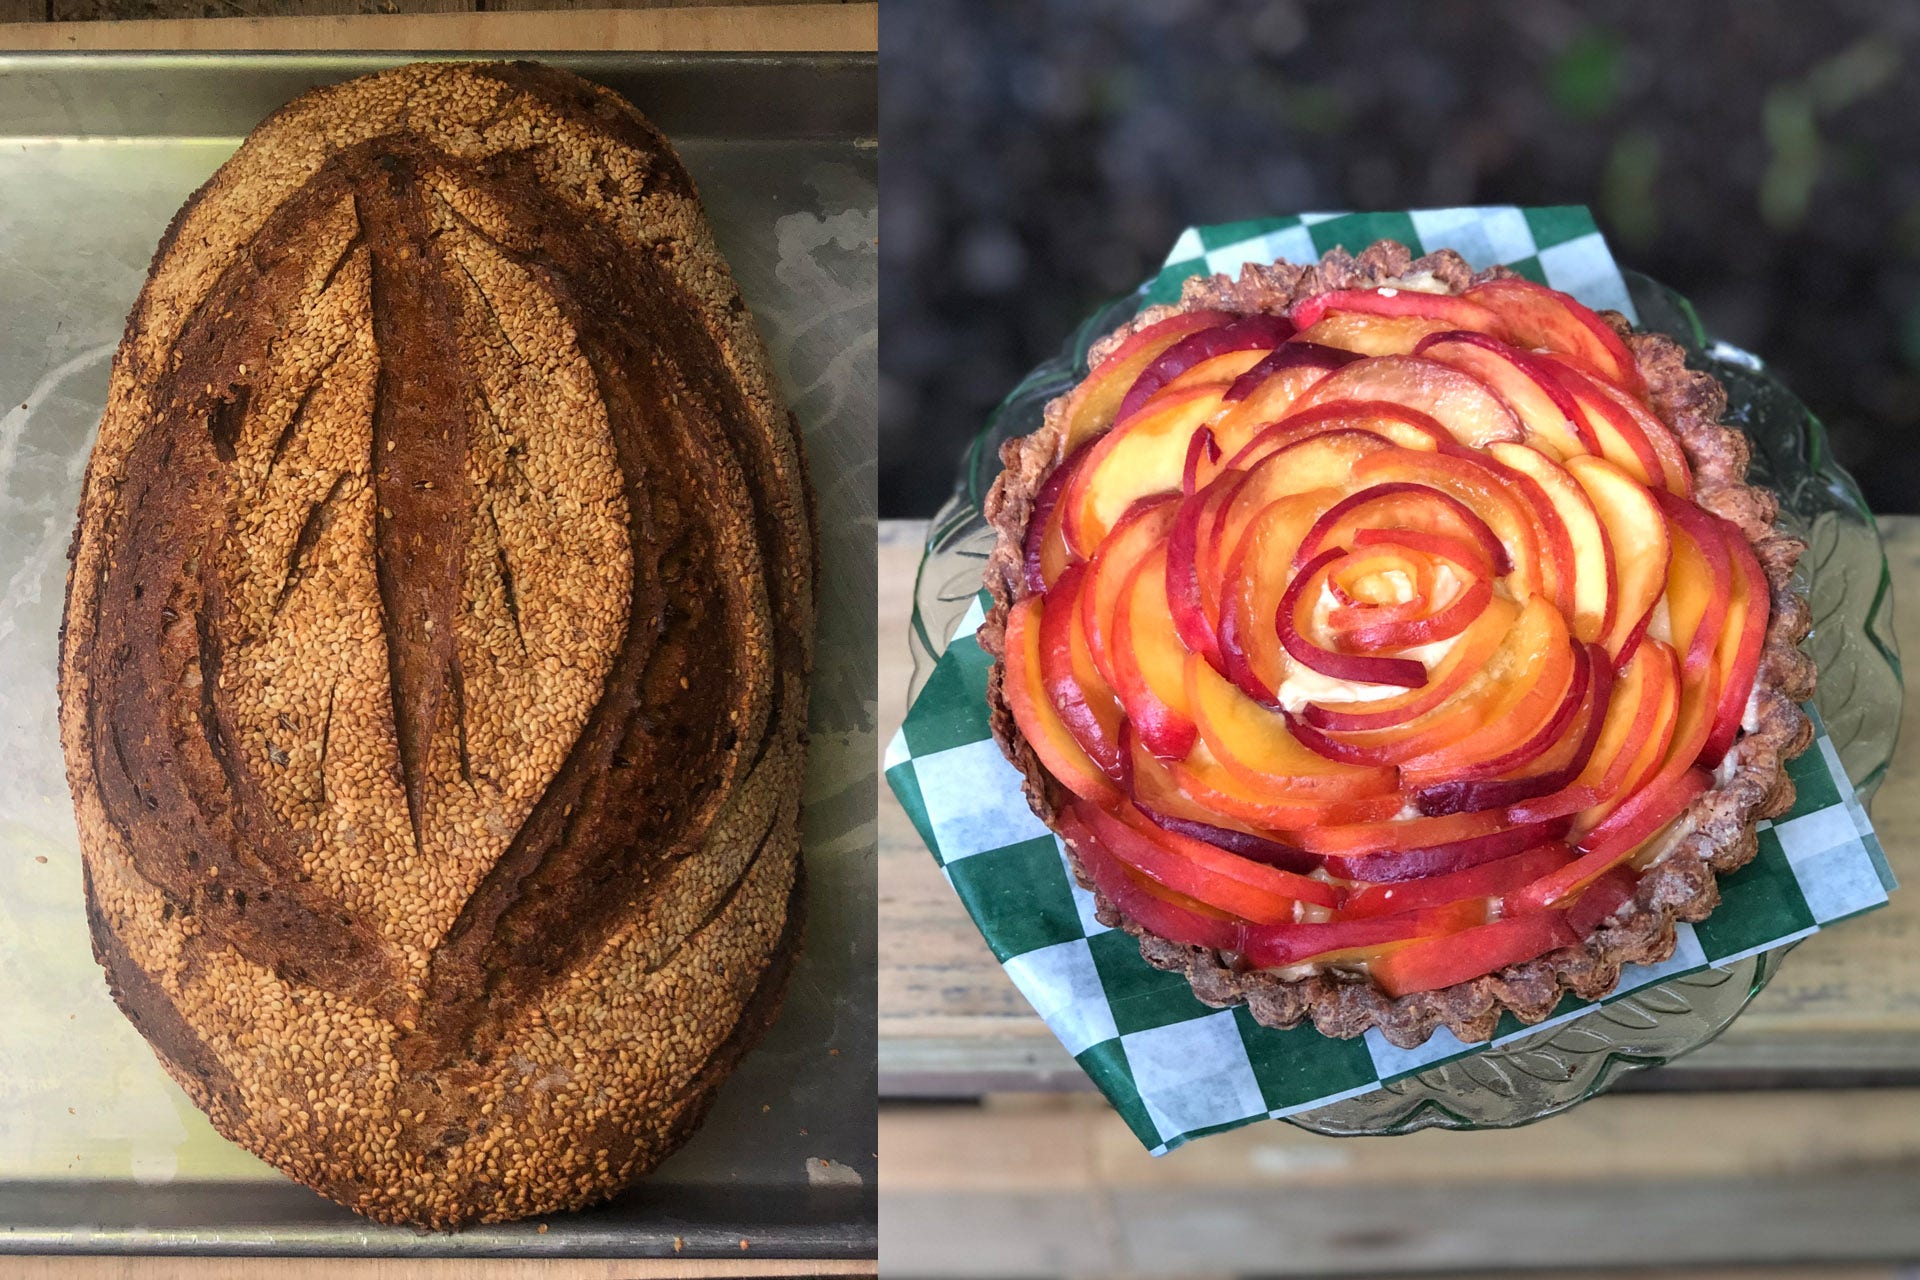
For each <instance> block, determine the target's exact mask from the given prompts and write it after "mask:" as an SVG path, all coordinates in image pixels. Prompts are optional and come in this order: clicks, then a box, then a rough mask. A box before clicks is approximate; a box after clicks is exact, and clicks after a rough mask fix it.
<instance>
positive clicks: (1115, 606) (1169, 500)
mask: <svg viewBox="0 0 1920 1280" xmlns="http://www.w3.org/2000/svg"><path fill="white" fill-rule="evenodd" d="M1177 501H1178V498H1177V496H1176V495H1174V494H1171V493H1163V494H1160V495H1158V496H1156V497H1152V498H1144V499H1142V500H1141V501H1140V502H1138V503H1136V504H1135V505H1134V508H1133V510H1131V511H1129V512H1127V514H1126V515H1124V516H1122V517H1121V518H1120V523H1119V524H1117V525H1115V526H1114V527H1113V532H1112V533H1111V534H1109V535H1108V536H1107V540H1106V541H1105V542H1103V543H1101V544H1100V551H1099V554H1097V555H1095V556H1094V558H1093V559H1092V560H1091V561H1089V562H1088V568H1087V575H1088V577H1087V585H1086V587H1085V589H1084V590H1082V591H1081V593H1080V614H1081V622H1082V624H1083V625H1084V626H1085V627H1086V632H1087V649H1088V651H1089V652H1090V653H1091V654H1092V655H1093V665H1094V669H1095V670H1096V671H1098V672H1099V673H1100V678H1101V679H1102V680H1104V681H1105V682H1106V683H1107V685H1108V686H1109V687H1111V686H1112V685H1113V684H1114V681H1115V679H1116V676H1115V673H1114V663H1113V636H1114V624H1115V620H1116V617H1117V615H1118V613H1119V605H1120V595H1121V592H1122V591H1124V590H1125V589H1126V585H1127V583H1128V582H1130V581H1132V579H1133V574H1134V570H1136V569H1138V568H1139V567H1140V562H1141V561H1142V560H1145V559H1146V558H1147V555H1148V553H1149V552H1151V551H1153V550H1154V548H1156V547H1160V546H1164V545H1165V544H1166V541H1167V532H1168V530H1170V529H1171V528H1172V527H1173V521H1174V516H1175V513H1176V511H1177V508H1176V506H1175V503H1176V502H1177Z"/></svg>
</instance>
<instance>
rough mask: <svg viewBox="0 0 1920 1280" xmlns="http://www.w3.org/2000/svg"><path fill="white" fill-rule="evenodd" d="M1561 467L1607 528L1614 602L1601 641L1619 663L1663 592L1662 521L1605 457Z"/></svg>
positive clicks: (1665, 547)
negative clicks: (1573, 480) (1608, 624)
mask: <svg viewBox="0 0 1920 1280" xmlns="http://www.w3.org/2000/svg"><path fill="white" fill-rule="evenodd" d="M1566 468H1567V471H1568V472H1569V473H1570V474H1571V475H1572V476H1573V478H1574V479H1575V480H1576V481H1577V482H1578V483H1579V485H1580V487H1581V489H1583V490H1585V491H1586V495H1587V498H1588V500H1589V501H1591V502H1592V503H1593V510H1594V513H1595V514H1596V515H1598V516H1599V517H1600V522H1601V523H1602V524H1603V525H1605V526H1606V530H1607V539H1608V547H1609V550H1610V551H1611V552H1612V554H1613V570H1614V575H1613V580H1614V591H1615V600H1616V602H1617V603H1616V607H1615V609H1614V615H1613V625H1612V626H1611V627H1610V628H1609V629H1608V631H1607V634H1606V636H1605V638H1604V639H1602V640H1601V643H1602V644H1604V645H1605V646H1606V648H1607V652H1608V653H1609V654H1612V655H1613V657H1614V658H1615V659H1619V658H1620V657H1622V656H1623V655H1624V654H1625V653H1626V651H1627V650H1628V648H1629V647H1630V646H1631V644H1632V643H1633V642H1634V641H1635V640H1636V639H1637V638H1638V636H1639V635H1640V634H1641V633H1642V632H1644V631H1645V630H1646V626H1647V621H1648V619H1649V618H1651V617H1652V616H1653V608H1654V606H1655V605H1656V604H1658V603H1659V602H1660V596H1661V594H1662V593H1663V592H1665V591H1666V589H1667V561H1668V559H1669V558H1670V557H1671V555H1672V543H1671V540H1670V538H1669V537H1668V534H1667V522H1666V518H1665V517H1664V516H1662V515H1661V513H1660V508H1659V507H1658V506H1657V505H1655V503H1654V500H1653V496H1652V495H1651V494H1650V493H1648V492H1647V490H1646V487H1645V486H1643V485H1642V484H1640V483H1639V482H1638V481H1636V480H1635V479H1634V478H1633V477H1632V476H1629V475H1628V474H1627V473H1626V472H1624V471H1622V470H1621V469H1620V468H1619V467H1617V466H1615V465H1613V464H1612V463H1611V462H1608V461H1607V460H1606V459H1604V458H1594V457H1587V456H1581V457H1577V458H1568V459H1567V461H1566Z"/></svg>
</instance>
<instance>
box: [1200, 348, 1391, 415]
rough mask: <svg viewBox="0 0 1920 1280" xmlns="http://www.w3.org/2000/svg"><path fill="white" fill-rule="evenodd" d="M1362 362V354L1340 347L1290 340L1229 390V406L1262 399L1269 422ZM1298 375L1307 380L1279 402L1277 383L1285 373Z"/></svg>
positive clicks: (1244, 374)
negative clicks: (1330, 378) (1311, 389)
mask: <svg viewBox="0 0 1920 1280" xmlns="http://www.w3.org/2000/svg"><path fill="white" fill-rule="evenodd" d="M1359 358H1360V356H1359V353H1358V352H1354V351H1342V350H1340V349H1339V348H1338V347H1327V346H1322V345H1320V344H1319V343H1317V342H1302V341H1301V340H1300V339H1299V337H1298V336H1295V337H1293V338H1290V339H1288V340H1287V341H1285V342H1283V343H1281V344H1280V345H1279V346H1277V347H1275V348H1274V349H1273V350H1272V351H1269V352H1268V353H1267V354H1266V355H1265V356H1263V357H1262V358H1261V360H1260V363H1259V364H1256V365H1254V366H1253V367H1252V368H1251V369H1248V370H1247V371H1246V372H1245V373H1243V374H1241V375H1240V377H1239V379H1238V380H1237V381H1235V382H1234V384H1233V385H1232V386H1231V387H1228V388H1227V403H1228V404H1238V403H1239V402H1240V401H1242V400H1251V399H1253V398H1254V397H1255V396H1259V397H1261V398H1262V400H1263V401H1264V402H1265V405H1266V407H1267V408H1268V409H1269V410H1271V411H1272V412H1271V413H1270V414H1269V421H1270V420H1271V419H1272V418H1277V417H1279V416H1280V414H1281V413H1283V412H1285V411H1286V407H1287V405H1288V404H1289V403H1291V401H1292V399H1293V396H1295V395H1298V394H1299V393H1300V391H1301V390H1304V389H1305V388H1307V387H1310V386H1312V385H1313V384H1314V383H1316V382H1318V381H1319V380H1320V379H1321V378H1323V377H1325V376H1326V375H1327V374H1329V373H1332V372H1333V371H1334V370H1335V369H1338V368H1340V367H1341V366H1343V365H1349V364H1352V363H1353V362H1354V361H1355V360H1358V359H1359ZM1295 371H1298V372H1300V373H1301V374H1302V375H1303V376H1304V380H1303V381H1302V382H1300V383H1299V385H1298V387H1296V388H1294V389H1293V390H1292V392H1291V394H1289V395H1287V396H1286V397H1285V398H1284V399H1279V400H1276V398H1275V396H1276V392H1275V388H1274V387H1273V386H1272V385H1271V384H1272V382H1273V380H1274V379H1275V378H1277V377H1279V375H1281V374H1283V373H1292V372H1295Z"/></svg>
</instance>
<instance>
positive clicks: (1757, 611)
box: [1700, 517, 1769, 769]
mask: <svg viewBox="0 0 1920 1280" xmlns="http://www.w3.org/2000/svg"><path fill="white" fill-rule="evenodd" d="M1716 518H1717V517H1716ZM1721 528H1722V531H1723V534H1724V536H1725V538H1726V543H1727V550H1728V553H1729V554H1730V556H1731V558H1732V561H1733V598H1732V600H1731V601H1730V602H1729V604H1728V608H1727V627H1726V630H1725V631H1724V632H1722V634H1721V636H1720V646H1719V648H1718V649H1716V650H1715V651H1714V665H1715V667H1716V669H1717V670H1718V671H1719V676H1720V679H1719V685H1720V705H1719V707H1718V708H1717V709H1716V710H1715V713H1714V720H1713V726H1712V728H1711V729H1710V730H1709V732H1708V734H1707V740H1706V742H1705V744H1704V745H1702V746H1701V748H1700V763H1701V764H1703V765H1705V766H1706V767H1707V768H1710V769H1711V768H1714V767H1716V766H1718V765H1719V763H1720V761H1721V759H1722V758H1724V757H1725V756H1726V754H1727V751H1728V750H1729V749H1730V748H1731V747H1732V746H1733V740H1734V738H1735V737H1736V736H1737V735H1738V734H1739V732H1740V724H1741V721H1742V720H1743V719H1744V718H1745V716H1746V709H1747V700H1748V699H1749V698H1750V697H1752V696H1753V681H1754V677H1755V676H1756V675H1757V674H1758V673H1759V670H1760V655H1761V652H1762V650H1763V649H1764V648H1765V645H1766V639H1767V616H1768V605H1769V601H1768V583H1767V575H1766V572H1765V571H1764V570H1763V569H1761V567H1760V560H1759V558H1758V557H1757V556H1755V555H1754V554H1753V547H1752V546H1751V545H1750V544H1749V543H1748V542H1747V539H1746V535H1745V534H1743V533H1742V532H1741V531H1740V530H1739V529H1737V528H1735V527H1734V526H1733V525H1730V524H1727V523H1726V522H1725V521H1721Z"/></svg>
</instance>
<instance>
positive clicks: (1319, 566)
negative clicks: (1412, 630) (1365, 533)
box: [1274, 547, 1427, 689]
mask: <svg viewBox="0 0 1920 1280" xmlns="http://www.w3.org/2000/svg"><path fill="white" fill-rule="evenodd" d="M1347 554H1348V552H1347V550H1346V548H1344V547H1329V548H1327V550H1325V551H1323V552H1321V553H1320V554H1319V555H1318V556H1316V557H1314V558H1313V559H1312V560H1311V561H1309V562H1308V563H1307V564H1305V565H1303V566H1302V567H1301V568H1300V570H1299V572H1297V573H1296V574H1295V575H1294V579H1293V581H1292V582H1291V583H1289V584H1288V585H1287V591H1286V594H1285V595H1283V596H1281V597H1280V604H1279V605H1278V607H1277V608H1276V609H1275V611H1274V627H1275V629H1276V630H1278V631H1279V633H1280V647H1281V648H1283V649H1285V650H1286V651H1287V656H1289V657H1291V658H1292V659H1293V660H1294V661H1295V662H1297V663H1299V664H1300V665H1301V666H1303V667H1305V668H1307V670H1309V671H1317V672H1319V673H1320V674H1321V675H1323V676H1332V677H1333V678H1334V679H1336V680H1352V681H1358V682H1360V683H1362V684H1389V685H1398V686H1399V687H1400V688H1403V689H1418V688H1420V687H1421V686H1423V685H1425V684H1426V683H1427V669H1426V667H1425V666H1424V665H1423V664H1421V663H1420V662H1419V661H1418V660H1417V659H1414V658H1383V657H1376V656H1374V655H1371V654H1363V653H1345V652H1342V651H1341V650H1339V649H1330V648H1327V647H1326V646H1324V645H1320V644H1316V643H1315V642H1314V641H1313V639H1312V638H1311V637H1310V636H1309V635H1308V634H1307V631H1306V630H1304V629H1303V628H1308V627H1310V626H1311V621H1312V615H1313V610H1314V608H1315V606H1316V604H1317V602H1318V600H1319V598H1320V591H1321V588H1322V587H1323V586H1325V584H1326V580H1327V572H1328V570H1330V569H1331V568H1332V567H1333V566H1334V565H1335V563H1336V562H1338V561H1340V560H1342V559H1344V558H1345V557H1346V556H1347Z"/></svg>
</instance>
